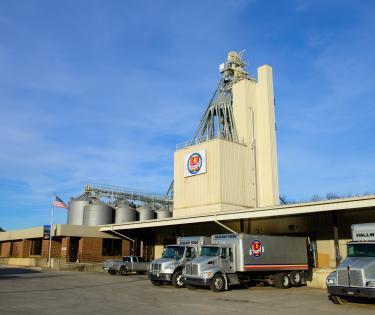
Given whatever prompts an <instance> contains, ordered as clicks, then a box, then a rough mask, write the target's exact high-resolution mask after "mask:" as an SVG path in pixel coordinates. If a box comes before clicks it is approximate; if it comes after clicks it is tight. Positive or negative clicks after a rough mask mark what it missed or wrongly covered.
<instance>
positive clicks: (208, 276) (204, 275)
mask: <svg viewBox="0 0 375 315" xmlns="http://www.w3.org/2000/svg"><path fill="white" fill-rule="evenodd" d="M200 276H201V277H202V278H212V272H211V271H207V272H202V273H201V275H200Z"/></svg>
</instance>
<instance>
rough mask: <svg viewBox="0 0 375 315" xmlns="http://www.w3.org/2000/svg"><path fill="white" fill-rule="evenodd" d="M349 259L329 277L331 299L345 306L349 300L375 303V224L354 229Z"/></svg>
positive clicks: (348, 248)
mask: <svg viewBox="0 0 375 315" xmlns="http://www.w3.org/2000/svg"><path fill="white" fill-rule="evenodd" d="M352 239H353V240H352V241H351V242H349V243H347V258H346V259H345V260H343V261H342V262H341V263H340V264H339V265H338V266H337V268H336V271H334V272H332V273H330V274H329V275H328V277H327V290H328V296H329V299H330V300H331V301H332V302H333V303H335V304H344V303H346V302H347V298H349V297H363V298H370V299H375V223H364V224H354V225H352Z"/></svg>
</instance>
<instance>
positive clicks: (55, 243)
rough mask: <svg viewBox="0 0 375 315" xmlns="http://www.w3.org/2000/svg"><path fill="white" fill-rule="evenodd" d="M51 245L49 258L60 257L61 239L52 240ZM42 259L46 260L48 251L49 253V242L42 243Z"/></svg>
mask: <svg viewBox="0 0 375 315" xmlns="http://www.w3.org/2000/svg"><path fill="white" fill-rule="evenodd" d="M51 241H52V243H51V257H52V258H57V257H60V256H61V244H62V240H61V238H52V240H51ZM42 242H43V243H42V255H41V257H42V258H48V251H49V240H43V241H42Z"/></svg>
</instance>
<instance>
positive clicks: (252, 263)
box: [182, 233, 312, 292]
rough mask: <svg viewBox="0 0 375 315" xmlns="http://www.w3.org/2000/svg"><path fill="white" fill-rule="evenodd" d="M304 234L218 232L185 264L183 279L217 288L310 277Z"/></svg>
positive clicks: (293, 281) (189, 284)
mask: <svg viewBox="0 0 375 315" xmlns="http://www.w3.org/2000/svg"><path fill="white" fill-rule="evenodd" d="M306 241H307V240H306V238H304V237H285V236H271V235H249V234H242V233H241V234H217V235H213V236H212V238H211V245H204V246H202V247H201V250H200V255H199V256H198V257H196V258H194V259H192V260H191V261H189V262H187V263H186V264H185V268H184V271H183V274H182V281H183V283H184V284H185V285H186V286H187V287H188V288H192V287H195V286H209V287H210V288H211V290H213V291H215V292H219V291H224V290H228V289H229V287H230V286H231V285H238V284H246V283H248V282H263V283H267V284H269V285H273V286H275V287H278V288H289V287H290V286H301V285H303V284H306V281H307V280H311V278H312V272H311V269H310V268H309V265H308V246H307V242H306Z"/></svg>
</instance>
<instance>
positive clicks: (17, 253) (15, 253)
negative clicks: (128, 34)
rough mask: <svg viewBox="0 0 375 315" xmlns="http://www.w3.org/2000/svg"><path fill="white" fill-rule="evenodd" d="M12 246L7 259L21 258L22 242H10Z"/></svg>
mask: <svg viewBox="0 0 375 315" xmlns="http://www.w3.org/2000/svg"><path fill="white" fill-rule="evenodd" d="M11 243H12V245H11V246H13V250H12V253H9V257H22V248H23V241H22V240H20V241H11Z"/></svg>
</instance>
